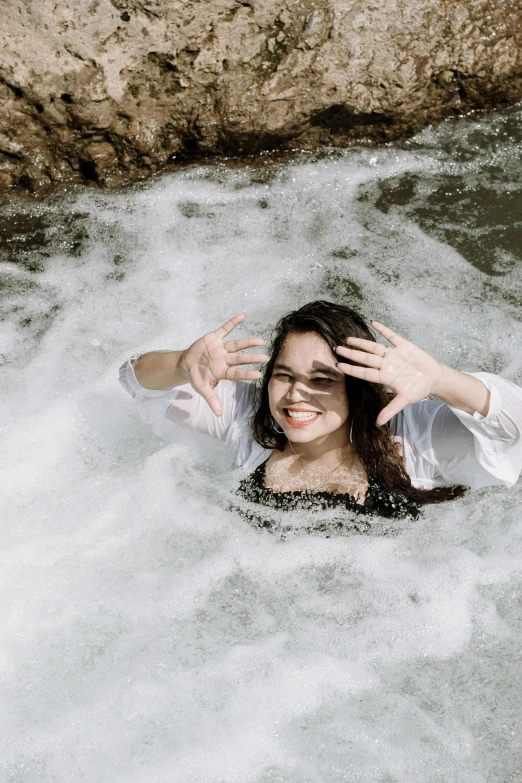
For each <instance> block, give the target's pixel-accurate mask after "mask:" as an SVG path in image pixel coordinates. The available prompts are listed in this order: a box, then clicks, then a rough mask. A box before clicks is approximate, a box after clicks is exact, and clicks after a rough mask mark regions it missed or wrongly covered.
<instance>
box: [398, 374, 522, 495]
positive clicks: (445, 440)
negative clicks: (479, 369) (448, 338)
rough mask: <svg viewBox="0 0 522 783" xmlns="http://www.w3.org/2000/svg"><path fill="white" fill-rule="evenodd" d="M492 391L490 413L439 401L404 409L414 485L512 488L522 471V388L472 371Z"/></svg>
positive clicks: (408, 463) (407, 465)
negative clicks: (472, 412) (464, 408)
mask: <svg viewBox="0 0 522 783" xmlns="http://www.w3.org/2000/svg"><path fill="white" fill-rule="evenodd" d="M471 374H472V375H474V376H475V377H476V378H479V379H480V380H481V381H482V382H483V383H484V385H485V386H486V388H487V389H488V390H489V392H490V395H491V396H490V404H489V410H488V413H487V415H486V416H481V415H480V414H479V413H474V414H470V413H466V412H465V411H462V410H460V409H459V408H454V407H452V406H450V405H446V404H445V403H443V402H438V401H436V400H422V401H421V402H419V403H416V404H415V405H410V406H409V408H406V409H405V410H404V411H403V421H402V429H403V438H404V450H405V457H406V468H407V470H408V472H409V474H410V476H411V478H412V483H413V484H414V485H415V486H425V487H435V486H444V485H447V484H465V485H466V486H468V487H471V488H472V489H479V488H480V487H487V486H492V485H504V486H507V487H512V486H513V485H514V484H515V483H516V481H517V480H518V477H519V475H520V471H521V470H522V389H521V388H520V387H518V386H516V385H515V384H514V383H511V382H510V381H507V380H506V379H505V378H500V377H499V376H497V375H493V374H491V373H471Z"/></svg>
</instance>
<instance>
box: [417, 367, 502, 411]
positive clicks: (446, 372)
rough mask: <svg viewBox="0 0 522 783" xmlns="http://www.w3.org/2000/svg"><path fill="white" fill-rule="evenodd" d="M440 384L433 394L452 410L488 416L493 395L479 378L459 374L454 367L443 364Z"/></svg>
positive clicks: (462, 373) (463, 373)
mask: <svg viewBox="0 0 522 783" xmlns="http://www.w3.org/2000/svg"><path fill="white" fill-rule="evenodd" d="M440 366H441V369H442V372H441V376H440V380H439V382H438V383H437V384H436V386H435V387H434V388H433V390H432V392H431V394H435V396H436V397H439V399H441V400H442V401H443V402H446V403H447V404H448V405H451V407H452V408H459V410H461V411H464V412H465V413H471V414H474V413H479V414H480V415H481V416H487V415H488V411H489V402H490V398H491V394H490V392H489V390H488V389H487V387H486V386H485V385H484V384H483V383H482V381H481V380H480V379H479V378H476V377H475V376H474V375H468V374H467V373H465V372H459V371H458V370H454V369H453V368H452V367H448V366H447V365H445V364H441V365H440Z"/></svg>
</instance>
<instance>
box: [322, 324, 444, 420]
mask: <svg viewBox="0 0 522 783" xmlns="http://www.w3.org/2000/svg"><path fill="white" fill-rule="evenodd" d="M372 326H373V327H374V328H375V329H376V330H377V331H378V332H379V333H380V334H382V335H383V337H386V339H387V340H389V342H390V343H392V345H393V348H387V349H385V346H384V345H382V344H381V343H376V342H372V341H371V340H362V339H360V338H358V337H349V338H348V342H349V343H350V345H354V346H356V347H357V349H358V350H354V349H352V348H344V347H342V346H339V347H338V349H337V352H338V353H339V354H340V355H341V356H345V357H346V358H347V359H351V360H352V361H355V362H357V363H358V364H359V365H364V366H362V367H357V366H354V365H350V364H345V363H340V364H339V365H338V369H339V370H340V371H341V372H343V373H345V375H352V376H353V377H355V378H362V379H364V380H366V381H370V382H371V383H382V384H383V385H385V386H388V387H389V388H391V389H393V391H394V392H396V397H394V398H393V400H392V401H391V402H390V403H389V404H388V405H387V406H386V407H385V408H384V409H383V410H382V411H381V412H380V414H379V416H378V417H377V424H380V425H382V424H386V422H387V421H389V420H390V419H391V418H392V417H393V416H395V415H396V414H397V413H398V412H399V411H401V410H403V408H405V407H406V406H407V405H411V404H412V403H414V402H418V401H419V400H422V399H423V398H424V397H427V396H428V395H429V394H431V393H432V391H433V389H434V388H435V387H436V385H437V383H438V381H439V380H440V377H441V375H442V365H441V364H440V362H438V361H437V360H436V359H434V358H433V356H430V354H429V353H426V351H423V350H422V349H421V348H419V347H418V346H416V345H414V344H413V343H410V342H409V341H408V340H405V339H404V338H403V337H400V335H398V334H396V333H395V332H392V330H391V329H388V327H386V326H383V325H382V324H380V323H378V322H377V321H372Z"/></svg>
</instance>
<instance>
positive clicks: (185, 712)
mask: <svg viewBox="0 0 522 783" xmlns="http://www.w3.org/2000/svg"><path fill="white" fill-rule="evenodd" d="M502 121H503V122H504V126H502ZM510 123H512V115H505V116H504V120H502V117H496V118H493V119H491V120H488V121H483V122H481V123H474V124H473V125H466V124H465V123H464V124H462V125H461V126H459V125H447V126H443V127H442V128H440V129H438V130H436V131H433V130H430V131H426V132H425V133H423V134H421V135H420V136H419V137H417V138H416V139H414V140H413V141H412V142H411V143H409V144H407V145H404V146H403V148H402V149H399V148H395V147H386V148H384V149H381V150H377V151H376V150H364V149H363V150H348V151H344V152H342V153H339V152H333V153H332V155H331V156H329V157H327V158H324V159H320V160H317V161H310V160H303V161H299V162H296V163H295V164H292V165H281V166H274V167H272V168H267V169H248V168H245V169H231V168H226V167H225V166H223V165H220V164H215V165H209V166H206V167H203V166H194V167H189V168H187V169H184V170H182V171H180V172H178V173H176V174H174V175H169V176H166V177H164V178H162V179H160V180H158V181H156V182H154V183H152V184H150V185H147V186H144V187H142V188H139V189H136V190H135V191H133V192H130V193H128V194H123V195H122V194H119V195H118V194H100V193H98V192H96V191H91V190H86V191H83V192H79V193H76V194H74V195H73V196H71V197H70V198H69V199H65V200H55V201H52V202H49V203H48V204H43V205H40V206H38V207H34V208H33V211H32V213H31V210H30V209H29V212H30V214H32V215H33V217H34V216H38V217H39V218H41V219H43V220H45V221H47V223H48V228H47V233H48V235H49V236H50V235H51V234H52V243H51V244H50V245H49V246H48V248H47V251H48V252H50V253H51V256H50V257H49V258H45V257H42V258H40V262H41V263H42V264H43V267H44V271H42V272H37V273H34V272H29V271H26V270H25V269H24V267H23V266H20V265H19V266H18V267H17V268H14V266H13V264H12V263H11V262H10V261H9V259H7V258H4V260H3V265H2V270H0V271H3V272H4V273H7V274H8V275H9V280H11V284H12V293H11V294H9V295H8V296H7V297H5V299H4V303H5V306H6V310H5V312H6V313H7V318H8V320H7V326H6V329H5V331H4V332H3V334H2V348H1V353H2V354H3V355H4V357H5V360H6V363H5V364H4V367H3V379H2V381H1V382H2V395H3V396H2V398H3V413H4V416H3V423H2V444H3V447H2V452H1V456H0V461H1V466H2V471H3V472H2V498H1V499H2V503H3V508H2V523H3V524H2V547H1V550H0V551H1V555H0V558H1V563H2V569H1V572H0V580H1V586H2V597H1V599H0V600H1V607H2V617H3V628H4V642H3V644H2V653H1V655H0V667H1V671H2V685H1V686H0V687H1V689H2V693H1V697H0V704H1V705H2V707H1V709H2V711H3V717H4V720H3V730H2V740H1V742H2V743H3V751H2V753H0V758H1V760H0V769H1V771H2V772H1V777H2V780H6V781H7V780H13V781H15V780H16V781H31V783H33V782H34V781H40V780H42V781H67V783H71V781H80V780H89V781H104V780H111V781H121V783H134V782H136V783H138V782H139V783H154V781H161V782H162V783H163V781H164V782H165V783H167V781H168V783H173V782H174V781H180V783H196V782H197V783H202V782H203V781H205V782H208V783H218V782H219V783H221V782H222V781H226V783H235V782H236V781H237V782H238V783H249V782H250V781H252V783H254V782H255V783H261V781H284V782H285V783H286V782H287V781H288V782H289V781H296V783H297V782H298V783H308V781H310V782H311V781H319V780H327V781H328V783H336V781H344V780H350V781H356V780H357V781H365V782H366V781H368V783H370V782H371V783H385V782H386V783H391V782H392V781H395V782H399V781H400V782H401V783H403V782H404V783H406V782H407V783H410V781H413V780H422V781H423V782H425V783H436V782H438V781H444V783H453V782H454V783H482V782H484V783H485V781H488V783H491V781H499V783H500V781H502V783H504V781H507V780H509V779H514V778H512V777H510V776H513V775H515V770H516V769H517V757H518V749H517V748H518V746H517V742H518V739H517V736H515V734H514V732H516V731H517V729H516V726H517V720H518V714H517V713H518V711H519V709H520V696H519V694H518V691H517V692H516V693H515V691H514V689H513V686H512V681H514V680H516V677H517V676H518V674H517V671H516V668H515V663H514V662H516V661H517V655H518V641H517V639H518V638H519V636H518V637H517V631H518V634H519V633H520V618H519V617H518V615H517V609H516V595H517V594H518V592H517V591H519V590H520V567H521V562H522V554H521V550H520V531H521V526H520V490H519V489H514V490H510V491H505V490H498V489H493V490H486V491H484V492H479V493H475V494H473V495H469V496H468V497H467V498H466V499H465V500H463V501H461V502H459V503H457V504H455V505H446V506H442V507H440V508H431V509H429V510H428V511H427V512H426V517H425V519H424V520H423V521H421V522H418V523H415V524H411V523H408V524H405V525H404V527H403V529H402V530H399V531H398V530H397V529H395V530H394V531H393V532H394V533H398V535H394V536H393V537H378V536H348V537H338V538H336V537H334V538H329V539H326V538H321V537H317V536H305V535H300V536H296V537H293V538H288V539H287V540H281V538H280V537H277V536H271V535H270V534H268V533H266V532H263V531H259V530H257V529H255V528H253V527H250V526H249V525H248V523H247V522H246V521H245V520H244V519H243V518H242V517H241V516H239V515H238V514H237V513H236V511H234V510H233V509H232V510H231V509H230V507H227V502H226V499H227V494H226V486H227V485H226V480H225V479H223V476H222V473H223V469H224V468H223V464H224V463H223V456H222V452H221V451H220V450H219V449H218V448H214V449H212V448H209V447H208V443H207V442H205V444H204V445H203V444H202V442H201V441H199V440H198V439H197V438H192V437H190V436H189V435H187V434H183V435H181V434H180V438H179V440H178V441H177V442H175V443H170V444H163V443H161V442H160V441H158V440H157V439H156V438H155V437H154V436H153V435H152V434H151V433H150V432H149V431H148V430H147V428H146V427H145V426H144V425H142V424H141V423H140V422H139V420H138V417H137V415H136V413H135V411H134V409H133V408H132V403H131V400H130V398H128V397H126V396H125V395H124V393H123V392H122V391H121V389H120V387H119V385H118V383H117V380H116V376H117V368H118V366H119V363H120V362H121V361H122V360H123V359H124V358H126V357H127V356H128V355H130V354H131V353H132V352H133V351H135V350H144V349H148V348H152V347H173V348H176V347H183V346H186V345H187V344H189V342H190V341H191V340H193V339H194V338H195V337H197V336H198V335H200V334H202V333H203V332H204V331H206V330H208V329H211V328H214V327H216V326H217V325H219V324H220V323H221V322H223V321H224V320H226V319H227V318H229V317H230V316H231V315H233V314H234V313H236V312H241V311H243V310H245V311H246V312H247V313H248V319H247V321H246V323H245V324H244V325H242V327H241V328H240V329H239V330H238V333H240V334H257V333H262V334H264V335H267V334H268V333H269V330H270V327H271V326H272V325H273V324H274V322H275V320H276V319H277V318H278V317H279V316H280V315H281V314H282V313H284V312H285V311H287V310H288V309H290V308H293V307H294V306H296V305H298V304H302V303H304V302H306V301H308V300H311V299H313V298H317V297H318V296H324V295H325V296H329V297H330V298H332V297H333V296H336V297H338V298H341V299H343V298H344V299H345V300H346V301H348V302H349V303H350V304H352V305H355V306H358V307H360V308H361V310H362V311H363V312H364V314H365V315H367V316H368V317H373V318H378V319H379V320H382V321H384V322H385V323H388V324H389V325H390V326H391V327H392V328H396V329H397V330H399V331H402V332H404V333H405V334H406V335H407V336H408V337H410V338H412V339H414V340H417V341H418V342H420V344H421V345H422V346H423V347H424V348H426V349H427V350H429V351H432V352H434V353H436V354H437V355H438V356H439V357H440V358H442V359H444V360H445V361H448V362H451V363H452V364H454V365H455V366H458V367H461V368H462V369H466V370H473V369H481V370H485V369H490V370H492V371H495V372H502V373H504V374H506V376H507V377H509V378H511V379H514V380H517V379H518V380H520V377H521V376H520V371H521V364H520V350H519V345H520V339H519V336H520V326H519V318H520V310H519V301H520V300H519V299H518V300H517V298H516V297H517V296H518V293H517V292H520V290H521V270H522V266H521V264H520V261H518V265H517V264H515V263H513V264H511V265H510V263H508V262H507V261H506V265H507V266H506V269H507V271H504V273H503V274H500V275H497V276H496V277H491V276H489V275H487V274H485V273H484V271H481V270H480V269H478V268H476V267H474V266H473V264H472V263H470V260H469V259H467V258H465V257H463V256H462V255H461V254H459V252H457V251H456V250H455V249H453V248H452V247H451V246H449V245H448V244H445V243H444V242H443V241H442V240H441V238H440V237H438V236H435V234H434V233H433V232H432V231H430V232H429V233H427V229H426V226H424V228H423V227H422V226H421V222H422V221H420V219H419V220H417V216H418V215H419V214H420V212H419V210H421V209H422V208H425V207H429V204H430V199H433V194H434V193H435V191H436V190H437V188H439V187H440V186H441V183H442V185H443V184H444V183H445V182H449V181H450V180H449V179H448V178H451V177H453V176H455V175H459V176H462V177H463V178H464V179H465V181H467V182H470V183H471V185H472V186H473V187H474V185H473V183H475V182H477V181H478V178H479V177H480V181H481V183H482V186H485V187H486V188H489V189H490V190H491V191H493V190H494V191H495V193H497V194H498V195H499V198H501V197H502V194H503V192H504V191H503V188H502V181H501V180H499V177H498V175H497V174H493V173H491V174H488V171H489V169H488V166H489V167H491V166H493V165H495V166H497V167H499V166H500V167H502V166H503V167H505V169H506V175H505V190H506V192H507V191H510V192H511V191H512V190H513V187H514V184H513V183H514V177H516V176H517V175H515V174H514V173H513V168H512V167H510V165H508V164H509V161H510V160H512V159H513V155H514V150H515V147H516V139H515V140H513V139H511V138H510V137H509V134H508V136H506V132H504V131H505V127H508V126H509V127H511V125H510ZM498 127H499V128H500V130H498ZM502 128H504V131H502ZM477 133H480V134H482V138H481V140H480V143H477V142H476V139H475V136H473V134H477ZM510 133H511V131H510ZM488 134H489V135H488ZM491 136H494V137H495V138H497V137H498V139H499V140H498V143H497V144H496V146H495V144H493V142H492V141H491V139H490V137H491ZM474 139H475V140H474ZM471 153H473V154H471ZM411 176H414V177H416V178H417V181H418V183H419V185H418V188H417V190H416V192H415V195H414V196H412V197H411V198H410V199H409V200H408V202H407V203H404V202H403V203H402V204H401V203H393V204H391V206H390V207H389V208H388V211H386V212H385V211H383V208H382V205H381V208H378V206H376V204H377V202H378V199H379V198H380V197H381V195H382V188H383V187H384V185H386V183H388V185H386V187H388V186H389V188H391V189H392V190H393V187H395V185H394V184H393V183H399V184H398V185H397V187H399V185H400V183H401V182H403V181H405V178H408V177H411ZM466 178H467V179H466ZM383 182H384V185H382V183H383ZM390 183H391V184H390ZM515 184H516V183H515ZM470 187H471V186H470ZM364 194H366V200H361V196H362V195H363V196H364ZM386 197H387V198H388V197H389V194H388V196H386ZM390 198H391V197H390ZM391 200H392V201H393V198H392V199H391ZM399 201H400V200H399ZM10 209H11V214H13V215H14V214H16V212H17V210H18V211H22V210H27V209H28V207H27V206H26V205H17V204H13V205H12V206H11V207H10ZM437 209H439V211H440V215H441V221H443V220H444V219H446V222H447V223H448V224H449V223H452V225H455V226H456V227H457V229H459V227H460V229H462V230H464V229H466V230H467V229H468V227H467V226H466V217H465V215H463V216H462V220H461V221H460V223H459V221H458V220H456V218H455V214H453V213H452V214H451V216H449V217H448V215H446V216H445V213H444V207H443V206H439V207H437ZM448 209H449V207H448ZM64 214H65V215H67V214H69V215H70V214H80V215H84V217H79V218H77V219H76V220H75V221H72V223H69V224H67V223H66V222H64ZM448 214H449V213H448ZM419 221H420V222H419ZM423 225H424V224H423ZM75 226H81V227H82V230H84V231H86V232H87V234H88V240H85V241H84V243H83V245H82V247H81V250H80V251H79V253H76V254H73V253H71V251H70V248H68V246H67V241H68V237H69V236H70V235H72V234H74V232H75V231H76V230H77V229H76V228H75ZM53 230H54V233H53ZM470 231H471V229H470ZM473 231H475V234H473ZM472 234H473V237H476V239H477V242H480V229H479V228H476V227H475V228H473V230H472ZM59 242H62V245H59ZM33 255H34V256H36V255H37V250H34V251H33ZM29 256H30V257H31V258H33V256H31V254H30V253H29V255H28V257H29ZM115 258H116V262H117V263H115V262H114V259H115ZM119 278H120V279H119ZM17 286H18V287H17ZM20 286H22V289H23V290H22V289H21V288H20ZM24 287H25V288H24ZM357 287H358V289H357ZM8 293H9V292H8ZM517 302H518V304H517ZM57 306H59V308H60V309H56V307H57ZM16 308H20V309H16ZM53 308H54V309H53ZM24 317H31V318H32V321H31V323H30V324H27V323H26V324H25V325H23V324H22V323H21V321H22V319H23V318H24ZM220 487H221V489H220ZM510 678H511V679H510ZM500 735H501V736H502V739H501V740H499V736H500Z"/></svg>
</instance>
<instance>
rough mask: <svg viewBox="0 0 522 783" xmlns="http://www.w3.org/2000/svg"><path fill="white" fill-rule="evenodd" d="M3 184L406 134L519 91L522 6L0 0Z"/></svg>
mask: <svg viewBox="0 0 522 783" xmlns="http://www.w3.org/2000/svg"><path fill="white" fill-rule="evenodd" d="M2 39H3V43H2V48H1V50H0V51H1V54H0V101H1V104H2V112H1V114H0V190H1V189H4V190H5V189H6V188H9V187H14V186H17V185H18V186H22V187H25V188H27V189H29V190H33V191H35V192H40V191H42V190H45V189H48V188H49V187H52V186H53V185H58V184H60V183H69V182H85V181H90V182H93V183H96V184H99V185H107V186H118V185H121V184H123V183H125V182H129V181H132V180H136V179H140V178H143V177H147V176H150V175H151V174H153V173H155V172H157V171H159V170H161V169H163V168H165V167H168V166H170V165H172V164H176V163H177V162H178V161H182V160H187V159H192V158H195V157H198V156H206V155H249V154H255V153H258V152H260V151H261V150H270V149H277V148H279V149H293V148H299V149H306V148H313V147H316V146H318V145H323V144H328V145H332V144H333V145H345V144H349V143H352V142H353V141H354V140H361V139H365V140H369V141H373V142H382V141H389V140H393V139H401V138H405V137H407V136H408V135H411V134H412V133H414V132H416V131H418V130H419V129H420V128H422V127H423V126H425V125H426V124H428V123H431V122H435V121H438V120H440V119H442V118H443V117H446V116H449V115H452V114H455V115H457V114H464V113H466V112H469V111H471V110H483V109H489V108H493V107H496V106H501V105H507V104H509V103H511V102H514V101H516V100H518V99H519V98H520V97H521V95H522V4H521V3H520V0H454V1H453V2H450V0H381V1H380V2H379V3H372V2H370V3H369V2H367V0H346V1H345V2H339V1H337V2H334V1H333V0H300V1H299V2H296V1H295V0H237V1H236V0H205V1H203V0H199V1H198V0H85V3H82V4H80V3H79V2H78V0H3V3H2Z"/></svg>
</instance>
